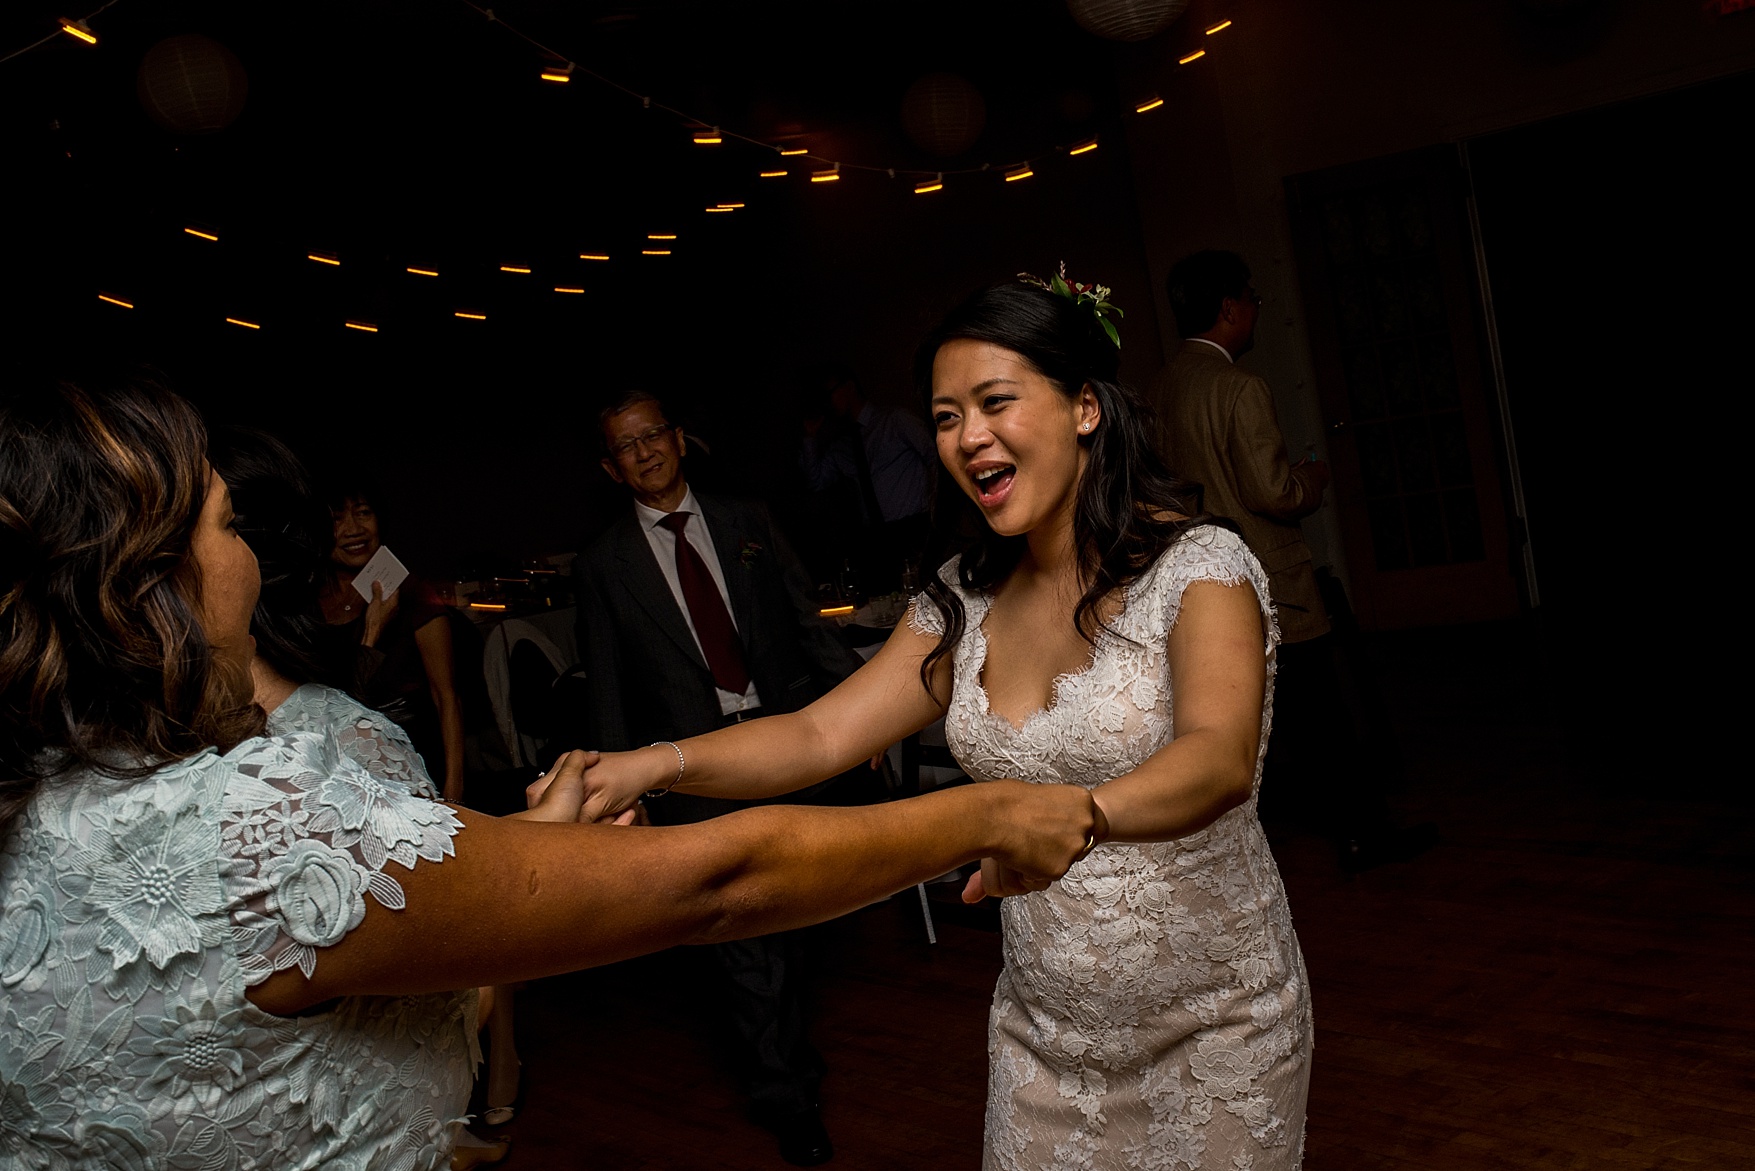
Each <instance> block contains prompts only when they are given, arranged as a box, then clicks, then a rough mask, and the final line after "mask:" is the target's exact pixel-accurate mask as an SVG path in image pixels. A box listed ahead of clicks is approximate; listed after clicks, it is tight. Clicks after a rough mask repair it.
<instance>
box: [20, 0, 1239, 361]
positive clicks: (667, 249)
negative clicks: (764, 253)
mask: <svg viewBox="0 0 1755 1171" xmlns="http://www.w3.org/2000/svg"><path fill="white" fill-rule="evenodd" d="M459 2H460V3H462V4H464V5H465V6H466V7H468V8H470V9H471V10H473V11H474V12H476V13H477V14H479V15H480V16H482V17H483V18H484V19H486V20H487V21H488V22H490V23H492V24H495V25H498V26H499V27H500V28H502V29H504V30H505V31H506V33H507V34H508V35H511V36H514V37H516V38H518V39H519V40H521V41H523V42H525V43H526V44H528V45H529V46H530V47H531V48H533V49H534V50H536V51H537V53H538V54H540V57H541V61H540V64H539V67H538V74H539V77H540V79H541V80H542V81H543V82H546V83H549V84H555V85H568V84H571V83H572V82H573V81H574V80H575V79H577V78H589V79H590V80H592V81H595V82H597V83H598V84H600V85H602V86H605V87H607V88H609V89H611V90H614V91H616V92H618V93H621V94H624V95H626V96H627V97H628V98H630V99H633V100H635V101H638V102H639V103H640V106H641V108H642V109H644V110H657V111H659V112H661V113H664V114H668V115H670V116H671V117H673V118H675V119H677V120H678V122H679V123H681V124H682V126H683V128H685V129H686V130H687V131H688V132H689V134H690V137H691V139H692V140H693V141H694V143H695V144H697V145H699V146H703V147H717V146H721V145H724V144H725V143H727V142H731V143H734V144H741V145H744V146H749V147H753V148H756V149H758V150H761V151H763V152H771V153H773V154H775V155H777V156H778V157H779V158H781V159H784V160H792V159H802V160H804V163H805V166H806V168H808V178H809V181H810V183H812V184H822V183H835V182H838V181H839V180H840V179H841V177H842V175H843V174H844V173H863V174H882V175H885V176H886V177H888V178H890V179H896V178H898V177H900V178H903V179H905V180H906V181H908V182H909V183H911V185H912V186H913V191H914V194H916V195H928V194H932V193H934V192H938V191H943V190H944V189H945V186H946V183H945V180H946V176H971V175H981V174H989V173H993V174H998V175H1000V176H1001V178H1002V179H1003V181H1004V182H1005V183H1007V184H1010V183H1015V182H1020V181H1022V180H1026V179H1029V178H1032V177H1033V176H1034V175H1035V174H1036V167H1037V165H1039V164H1041V163H1043V162H1045V161H1047V160H1048V159H1050V158H1054V157H1057V156H1060V155H1065V156H1066V157H1068V158H1074V157H1078V156H1082V155H1086V154H1089V153H1091V152H1093V151H1096V150H1097V149H1098V148H1099V145H1100V141H1099V137H1098V136H1090V137H1086V138H1083V139H1080V140H1078V141H1076V142H1072V143H1070V144H1067V145H1065V146H1055V147H1052V148H1049V149H1045V150H1043V151H1040V152H1038V153H1036V154H1033V155H1031V156H1029V157H1027V158H1024V159H1022V160H1014V161H1012V162H1009V163H1005V164H993V163H982V164H980V165H978V166H967V167H963V168H953V169H950V170H944V171H929V170H924V169H921V168H918V167H908V166H900V167H891V166H883V165H878V164H873V163H868V162H858V161H852V160H846V159H833V158H828V157H826V156H823V155H819V154H816V153H814V152H812V151H811V150H810V149H809V148H808V147H804V146H799V145H796V144H795V143H794V142H771V141H767V140H765V139H762V138H758V137H755V136H752V135H748V134H743V133H741V132H739V131H737V130H735V129H726V128H725V127H723V126H721V125H714V124H711V123H709V122H708V121H707V120H705V119H703V118H699V117H696V116H695V115H693V114H691V113H689V112H688V111H686V110H682V109H679V108H677V107H675V106H671V105H669V104H667V103H665V102H662V101H659V100H657V99H656V98H655V97H653V95H651V94H646V93H641V92H640V91H638V90H637V89H634V88H633V87H631V86H628V85H625V84H623V83H622V82H620V81H618V80H616V79H615V78H613V77H609V76H607V75H605V74H602V73H599V72H597V71H596V70H593V69H590V68H587V67H584V66H581V65H580V64H579V63H578V62H576V61H574V60H572V59H570V58H568V57H567V56H566V55H565V54H563V53H562V52H560V51H559V50H557V49H555V48H553V47H552V46H550V45H549V44H547V43H545V42H544V41H542V40H541V39H540V38H538V37H536V36H533V35H531V34H530V33H528V32H526V31H525V30H524V29H521V28H519V27H517V26H516V25H513V24H511V23H509V22H508V21H506V20H505V19H504V18H503V17H501V16H500V15H499V14H498V13H497V12H496V11H495V10H494V9H492V8H487V7H483V6H481V5H479V4H476V3H474V0H459ZM117 3H120V0H107V2H106V3H104V4H103V5H101V6H100V7H98V8H96V9H94V10H93V11H92V12H90V13H88V14H87V15H85V16H84V17H81V18H80V19H78V20H68V19H63V20H61V21H59V22H58V24H59V28H58V30H57V32H54V33H50V34H49V35H48V36H46V37H44V38H43V39H42V40H40V41H37V42H35V43H33V44H30V45H27V46H25V47H23V48H21V49H18V50H16V51H14V52H13V53H11V54H8V55H7V56H6V57H3V58H0V62H4V61H8V60H11V59H12V58H14V57H17V56H20V55H22V54H24V53H28V52H30V51H31V50H33V49H35V48H38V47H40V46H41V45H44V44H47V43H48V42H49V41H52V40H54V39H55V37H56V36H60V35H65V36H68V37H71V38H74V39H76V40H79V41H82V42H84V43H85V44H88V45H96V44H97V43H98V34H97V33H95V32H94V31H93V30H92V29H91V27H90V21H91V20H92V18H94V17H96V16H98V15H100V14H101V13H103V12H104V11H105V10H106V9H109V8H111V7H113V6H114V5H115V4H117ZM1231 27H1233V21H1231V20H1221V21H1219V22H1218V23H1216V24H1213V25H1210V26H1208V27H1207V28H1205V29H1204V30H1203V37H1202V39H1203V40H1204V39H1205V38H1206V37H1211V36H1214V35H1216V34H1218V33H1221V32H1223V31H1225V30H1227V29H1229V28H1231ZM1206 56H1207V50H1206V49H1205V48H1204V47H1202V48H1197V49H1194V50H1192V51H1190V52H1188V53H1185V54H1183V55H1182V56H1181V57H1179V58H1178V66H1179V67H1185V66H1188V65H1191V64H1193V63H1194V62H1196V61H1199V60H1201V59H1202V58H1204V57H1206ZM1163 105H1164V99H1163V98H1162V97H1160V96H1159V95H1158V94H1156V93H1152V94H1145V95H1141V96H1140V97H1139V99H1138V100H1137V101H1135V102H1133V103H1132V110H1133V112H1134V113H1135V114H1147V113H1150V112H1151V111H1153V110H1157V109H1159V108H1161V107H1162V106H1163ZM798 173H799V172H797V171H795V170H793V169H792V167H791V166H790V165H789V162H781V163H779V164H778V165H774V164H769V165H767V166H764V167H763V168H762V169H760V170H758V171H757V178H759V179H776V178H784V177H788V176H791V175H794V174H798ZM745 206H746V205H745V204H744V203H743V202H718V203H711V204H708V205H707V206H705V207H704V208H703V212H704V213H705V214H709V215H726V214H730V213H733V212H736V211H738V210H741V209H743V208H744V207H745ZM182 230H183V232H184V233H185V234H186V235H188V236H190V237H192V238H194V239H197V240H201V241H204V242H207V243H214V244H217V243H219V240H220V234H219V231H218V230H217V229H215V228H213V227H212V226H210V225H198V224H187V225H186V226H184V227H183V229H182ZM676 241H677V234H676V233H674V232H653V233H647V234H646V236H645V239H644V240H642V241H640V247H639V249H638V253H639V255H640V256H641V257H654V258H661V257H670V256H673V255H674V254H675V251H676V246H675V245H676ZM630 251H631V250H630ZM576 255H577V256H578V259H579V260H581V261H587V262H605V261H608V260H610V258H611V253H610V252H609V251H607V250H606V251H591V252H579V253H577V254H576ZM305 259H306V260H308V261H310V262H312V263H314V264H318V265H323V266H326V267H330V268H339V267H341V265H342V258H341V256H339V255H337V254H336V253H333V252H323V251H307V252H306V254H305ZM401 267H403V270H404V271H405V272H406V273H407V274H409V275H411V276H415V277H422V278H428V279H436V278H439V277H440V269H439V268H438V267H436V266H432V265H430V264H420V263H411V264H406V265H403V266H401ZM498 267H499V271H500V272H502V273H510V274H514V275H518V276H531V275H533V274H534V272H535V269H534V268H533V267H532V266H531V265H529V264H523V263H507V264H501V265H499V266H498ZM558 279H560V280H561V282H562V283H557V284H555V285H554V286H553V289H554V292H555V293H556V294H560V295H562V296H578V295H581V294H584V293H586V291H587V290H586V288H585V287H584V286H583V285H581V284H580V283H578V281H577V280H576V278H574V279H568V277H566V276H562V277H560V278H558ZM97 299H98V300H99V301H100V302H103V303H105V304H108V305H111V306H115V307H118V308H121V309H125V310H132V309H134V308H135V307H136V303H137V302H136V299H135V297H134V296H133V295H132V294H127V295H124V294H121V293H118V292H117V291H116V290H114V289H106V290H99V291H98V293H97ZM451 316H452V317H453V318H455V319H457V320H459V321H469V322H482V321H486V320H488V318H489V314H488V313H486V312H484V311H482V310H481V309H480V308H479V307H478V306H473V305H472V306H460V307H457V308H455V309H453V310H452V311H451ZM223 320H224V322H225V323H226V324H228V325H231V326H235V327H238V328H241V329H246V330H251V331H260V330H262V329H263V326H264V322H262V321H260V320H256V319H254V318H253V317H245V316H241V315H240V316H231V315H226V316H224V318H223ZM341 324H342V327H343V328H346V329H349V330H355V331H358V332H363V333H374V334H375V333H378V332H379V331H380V328H381V326H380V324H379V323H375V322H371V321H364V320H360V319H357V318H341Z"/></svg>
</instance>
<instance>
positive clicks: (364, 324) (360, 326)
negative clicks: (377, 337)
mask: <svg viewBox="0 0 1755 1171" xmlns="http://www.w3.org/2000/svg"><path fill="white" fill-rule="evenodd" d="M341 324H343V325H345V326H346V327H347V328H349V329H357V330H359V331H360V332H361V333H377V332H378V327H377V326H375V325H373V324H372V323H371V322H369V321H344V322H342V323H341Z"/></svg>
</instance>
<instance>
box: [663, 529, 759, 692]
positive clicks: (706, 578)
mask: <svg viewBox="0 0 1755 1171" xmlns="http://www.w3.org/2000/svg"><path fill="white" fill-rule="evenodd" d="M689 516H690V514H689V513H686V512H672V513H668V514H666V515H665V518H664V519H663V520H661V521H659V522H658V523H659V524H661V525H663V526H664V527H665V528H667V529H669V530H670V531H671V532H672V533H674V534H675V535H676V579H677V581H678V582H680V583H681V584H682V592H683V601H684V602H686V603H687V604H688V607H689V621H691V622H693V623H694V624H695V637H696V638H697V639H699V640H700V641H701V653H702V654H704V655H706V656H707V666H708V668H709V669H711V670H712V672H713V683H714V685H715V686H717V687H718V688H720V689H721V690H723V691H729V692H731V693H732V694H733V695H742V694H743V693H744V692H746V691H748V690H749V687H750V672H749V668H748V667H746V666H744V662H743V647H742V646H741V645H739V643H738V641H737V628H736V627H734V626H732V624H731V612H730V611H729V610H727V609H726V608H725V599H724V598H722V597H721V596H720V595H719V587H718V586H716V585H714V584H713V575H712V574H711V573H709V572H707V563H706V562H705V561H703V560H702V559H701V555H700V554H699V553H698V552H696V551H695V547H694V546H693V545H691V544H689V539H688V537H687V536H685V535H684V533H683V530H684V529H685V528H687V527H688V523H689Z"/></svg>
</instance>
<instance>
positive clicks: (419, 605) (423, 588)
mask: <svg viewBox="0 0 1755 1171" xmlns="http://www.w3.org/2000/svg"><path fill="white" fill-rule="evenodd" d="M401 589H402V604H401V612H402V613H403V614H404V615H406V616H407V618H408V623H409V626H410V627H412V628H413V629H415V630H419V629H420V628H421V627H423V626H425V625H426V624H427V623H429V622H431V621H432V620H433V619H435V618H441V617H443V616H444V615H445V612H446V611H447V610H448V609H450V607H448V606H446V605H445V599H444V598H442V597H440V596H439V591H438V590H436V589H434V588H433V585H432V583H431V582H429V581H427V580H426V578H424V577H415V576H413V575H412V574H411V575H410V576H409V578H408V580H407V581H404V582H403V583H402V586H401Z"/></svg>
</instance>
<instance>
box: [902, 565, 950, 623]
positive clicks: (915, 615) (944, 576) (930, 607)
mask: <svg viewBox="0 0 1755 1171" xmlns="http://www.w3.org/2000/svg"><path fill="white" fill-rule="evenodd" d="M961 560H962V559H961V558H960V557H953V558H951V559H950V560H949V561H947V562H945V563H944V565H943V566H941V567H940V568H939V571H938V577H939V580H940V581H942V582H944V583H945V585H947V586H949V587H950V588H951V589H953V590H959V591H960V589H961V587H959V586H958V585H957V565H958V564H959V562H960V561H961ZM908 628H909V629H910V630H912V631H914V632H915V633H917V634H924V635H926V636H927V637H928V638H942V637H943V636H944V632H945V616H944V615H943V614H941V613H939V608H938V607H937V606H936V605H934V604H933V601H932V599H931V598H929V597H927V596H926V595H925V594H924V593H919V594H915V595H914V597H913V599H912V600H911V601H910V602H909V603H908Z"/></svg>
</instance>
